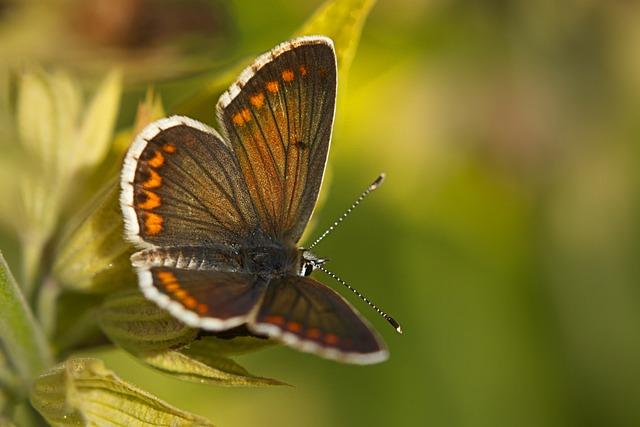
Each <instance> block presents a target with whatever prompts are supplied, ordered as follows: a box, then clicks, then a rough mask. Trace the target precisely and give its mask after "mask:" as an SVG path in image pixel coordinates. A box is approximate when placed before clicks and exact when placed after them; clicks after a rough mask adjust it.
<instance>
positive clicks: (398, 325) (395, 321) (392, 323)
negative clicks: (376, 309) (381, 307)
mask: <svg viewBox="0 0 640 427" xmlns="http://www.w3.org/2000/svg"><path fill="white" fill-rule="evenodd" d="M387 321H388V322H389V323H391V326H393V327H394V328H395V329H396V331H397V332H398V333H399V334H402V327H401V326H400V323H398V321H397V320H396V319H394V318H393V317H391V316H388V317H387Z"/></svg>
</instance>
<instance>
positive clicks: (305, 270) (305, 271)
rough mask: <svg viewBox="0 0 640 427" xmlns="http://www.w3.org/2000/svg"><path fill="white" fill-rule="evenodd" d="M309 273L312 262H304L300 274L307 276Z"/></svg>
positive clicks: (311, 268) (311, 269)
mask: <svg viewBox="0 0 640 427" xmlns="http://www.w3.org/2000/svg"><path fill="white" fill-rule="evenodd" d="M311 273H313V264H312V263H310V262H305V263H304V265H303V266H302V275H303V276H308V275H310V274H311Z"/></svg>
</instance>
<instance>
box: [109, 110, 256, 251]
mask: <svg viewBox="0 0 640 427" xmlns="http://www.w3.org/2000/svg"><path fill="white" fill-rule="evenodd" d="M121 187H122V192H121V197H120V205H121V208H122V212H123V214H124V218H125V231H126V236H127V238H128V239H129V240H130V241H131V242H133V243H136V244H137V245H138V246H142V247H154V246H171V245H175V246H180V245H183V246H186V245H191V246H207V245H208V244H211V243H213V242H215V243H223V244H225V243H226V244H231V243H236V242H241V241H245V240H246V239H247V236H252V235H255V233H254V231H255V230H256V229H257V228H258V226H259V221H258V216H257V215H256V212H255V210H254V207H253V203H252V201H251V196H250V195H249V191H248V189H247V186H246V184H245V182H244V181H243V176H242V174H241V172H240V167H239V165H238V161H237V159H236V156H235V153H234V152H233V150H232V149H231V147H230V146H229V145H228V144H226V143H225V142H224V141H223V140H222V138H221V137H220V136H219V135H218V133H217V132H216V131H215V130H213V129H211V128H209V127H207V126H206V125H204V124H202V123H200V122H197V121H195V120H192V119H189V118H186V117H180V116H173V117H169V118H166V119H162V120H158V121H156V122H153V123H151V124H150V125H148V126H147V127H146V128H145V129H144V130H143V131H142V132H141V133H140V134H139V135H138V136H137V138H136V140H135V141H134V143H133V144H132V145H131V147H130V148H129V151H128V152H127V155H126V157H125V162H124V167H123V170H122V176H121Z"/></svg>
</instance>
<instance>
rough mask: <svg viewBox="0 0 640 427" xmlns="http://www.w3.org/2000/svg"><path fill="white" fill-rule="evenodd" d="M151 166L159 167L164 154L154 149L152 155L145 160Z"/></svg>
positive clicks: (162, 162)
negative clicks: (154, 151)
mask: <svg viewBox="0 0 640 427" xmlns="http://www.w3.org/2000/svg"><path fill="white" fill-rule="evenodd" d="M147 163H148V164H149V166H151V167H152V168H159V167H160V166H162V165H163V164H164V156H163V155H162V153H161V152H160V151H156V153H155V154H154V155H153V157H152V158H151V159H150V160H149V161H148V162H147Z"/></svg>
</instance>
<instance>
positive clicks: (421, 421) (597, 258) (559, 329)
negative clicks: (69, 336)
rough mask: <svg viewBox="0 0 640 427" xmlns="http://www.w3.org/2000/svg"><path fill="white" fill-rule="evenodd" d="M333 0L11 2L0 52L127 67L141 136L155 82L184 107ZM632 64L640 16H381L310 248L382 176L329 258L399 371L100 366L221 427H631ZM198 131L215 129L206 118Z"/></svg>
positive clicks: (358, 74)
mask: <svg viewBox="0 0 640 427" xmlns="http://www.w3.org/2000/svg"><path fill="white" fill-rule="evenodd" d="M109 4H111V6H109ZM125 4H129V5H134V6H128V7H129V9H127V7H124V5H125ZM320 4H321V2H319V1H308V2H297V1H285V0H276V1H271V2H261V1H239V0H238V1H232V2H222V1H209V2H207V1H186V2H176V1H165V2H163V1H151V0H147V1H134V2H122V1H114V2H111V3H110V2H106V1H97V0H92V1H86V2H81V1H75V2H74V1H63V2H57V3H52V4H50V5H49V6H47V7H44V6H43V7H36V8H30V9H29V10H30V12H29V13H28V14H25V13H23V12H24V10H23V9H22V2H18V1H11V0H3V1H0V30H1V33H0V34H2V39H3V40H2V41H0V49H1V50H0V53H1V54H2V57H3V58H4V60H5V61H7V62H8V63H9V64H10V65H12V66H15V65H22V64H25V63H27V64H31V63H41V64H44V66H45V67H66V68H69V69H71V70H74V72H76V73H77V74H78V75H79V76H82V77H83V78H85V79H86V80H87V81H88V82H91V81H92V76H99V75H102V74H104V73H105V72H106V70H107V69H108V68H109V67H110V66H111V65H113V63H114V62H117V63H119V64H120V65H121V66H122V67H123V70H124V77H125V82H126V84H127V86H126V88H127V90H126V91H125V96H124V99H123V105H122V111H121V113H120V117H119V120H120V122H121V123H122V124H123V125H130V124H131V122H132V116H133V112H134V111H135V107H136V105H137V103H138V101H139V100H140V98H141V94H142V93H143V92H144V90H145V89H146V87H147V85H148V84H156V83H160V82H165V83H162V84H160V85H159V88H160V95H161V96H162V98H163V100H164V101H165V105H166V106H170V105H171V103H172V102H174V103H178V102H179V101H180V96H181V95H182V93H181V91H182V89H180V91H176V89H175V87H176V85H177V84H176V82H180V81H183V80H184V79H186V78H187V77H189V76H197V75H198V72H199V71H201V70H203V69H205V68H206V69H209V68H210V69H216V68H220V69H222V68H223V67H225V66H227V65H230V64H233V63H234V62H235V61H237V60H238V59H240V58H249V57H252V56H254V55H256V54H258V53H260V52H262V51H264V50H267V49H269V48H271V47H272V46H274V45H275V44H277V43H279V42H280V41H282V40H285V39H287V38H289V37H290V35H291V34H292V33H293V32H294V31H295V30H296V29H297V28H298V27H299V26H300V25H301V24H302V23H303V22H304V21H305V20H306V19H307V17H308V16H309V15H310V14H312V13H313V11H314V10H315V9H316V8H317V7H318V6H319V5H320ZM113 5H117V7H116V6H113ZM135 5H137V6H135ZM141 5H142V6H141ZM54 6H55V7H54ZM94 7H96V9H94ZM109 7H111V8H112V9H110V8H109ZM136 7H138V9H136ZM140 7H143V9H139V8H140ZM100 8H103V9H104V10H106V12H104V11H103V12H101V13H94V12H95V10H103V9H100ZM52 11H55V13H56V14H57V15H56V17H55V19H54V18H51V16H50V15H48V14H51V13H53V12H52ZM127 13H129V15H127ZM132 16H133V18H131V17H132ZM172 18H173V19H172ZM92 20H93V21H92ZM61 22H64V23H67V24H65V25H63V26H61V25H60V23H61ZM140 22H146V23H147V24H148V25H149V26H148V27H144V28H148V29H149V31H140V29H139V27H138V23H140ZM149 22H151V24H149ZM29 23H32V24H29ZM35 23H38V24H37V25H36V24H35ZM29 25H31V27H30V26H29ZM61 27H64V28H65V31H64V32H60V31H59V29H60V28H61ZM43 34H46V35H47V37H46V38H44V37H43ZM175 40H180V43H181V44H177V43H176V42H175ZM639 47H640V2H634V1H625V2H608V1H597V0H583V1H571V0H569V1H564V2H557V1H552V0H540V1H535V2H531V1H525V0H514V1H500V0H493V1H489V0H483V1H474V2H470V1H459V0H424V1H417V0H416V1H413V0H399V1H389V0H381V1H379V2H378V3H377V4H376V6H375V7H374V8H373V10H372V12H371V15H370V17H369V20H368V21H367V23H366V24H365V27H364V32H363V34H362V39H361V44H360V46H359V49H358V51H357V53H356V56H355V59H354V62H353V65H352V68H351V70H350V73H349V75H348V78H347V79H346V80H344V79H343V81H341V86H340V88H339V92H340V95H339V98H340V102H339V104H338V113H337V122H336V125H335V131H334V136H333V145H332V148H331V153H330V157H329V164H330V177H331V179H330V180H329V181H328V183H329V188H328V189H325V190H328V192H327V193H326V195H327V198H326V201H325V203H324V205H323V207H322V209H320V210H318V211H316V214H317V215H316V220H317V223H316V228H315V231H316V233H318V232H320V231H321V230H323V229H324V228H325V227H327V226H328V225H329V224H330V223H331V222H332V221H333V220H334V219H335V218H336V217H337V216H338V215H339V214H340V213H341V212H342V211H343V210H344V209H345V208H346V207H347V206H348V205H349V204H350V203H351V202H352V201H353V200H354V198H355V197H356V196H357V195H358V194H359V192H360V191H362V190H363V189H364V188H365V186H366V185H367V184H368V183H369V182H370V181H371V180H372V179H373V178H374V177H375V176H376V175H377V174H378V173H379V172H380V171H385V172H386V173H387V182H386V183H385V185H384V186H383V187H382V188H381V189H380V191H378V192H377V193H376V194H375V195H373V196H372V197H371V198H370V199H368V200H367V201H366V202H365V203H364V204H363V206H362V207H361V208H359V210H358V211H356V212H355V213H354V214H353V215H352V216H351V217H350V218H349V219H348V220H347V221H346V222H345V224H344V225H343V226H342V227H341V228H340V229H339V231H337V232H335V233H334V234H333V235H332V236H331V237H330V238H328V239H327V240H326V241H324V242H323V243H322V244H321V245H320V246H319V247H318V248H317V252H318V254H319V255H321V256H326V257H329V258H331V265H330V268H331V269H332V270H334V271H335V272H337V273H338V274H339V275H341V276H342V277H343V278H345V279H346V280H347V281H349V282H350V283H351V284H352V285H354V286H355V287H356V288H358V289H359V290H361V291H362V292H363V293H365V294H366V295H368V296H369V297H370V298H371V299H372V300H373V301H375V302H376V303H378V304H380V305H381V306H382V307H383V308H385V309H386V310H388V311H389V312H390V313H391V314H392V315H393V316H395V317H396V318H397V319H398V320H399V321H400V322H401V323H402V326H403V329H404V331H405V334H404V335H402V336H400V335H398V334H396V333H395V332H394V331H393V329H392V328H390V327H389V326H388V325H387V324H386V323H385V321H384V320H383V319H381V318H379V317H377V315H376V314H375V313H374V312H373V311H372V310H370V309H368V308H367V307H366V306H365V305H364V304H363V303H361V302H360V301H357V300H355V299H354V298H352V295H350V294H348V293H347V292H346V291H344V290H343V289H338V287H339V285H338V284H336V283H333V282H332V281H331V280H330V279H329V278H326V277H322V276H320V275H318V276H317V277H318V278H320V279H321V280H323V281H324V282H326V283H327V284H329V285H331V286H333V287H334V288H336V289H338V290H339V291H340V292H341V293H342V294H343V295H345V296H346V297H347V298H348V299H350V300H351V301H352V302H354V304H355V305H356V306H357V307H358V308H359V309H360V310H361V311H362V312H363V314H364V315H365V316H366V317H367V318H369V319H370V320H371V321H372V323H373V324H374V325H375V326H376V327H377V329H378V330H379V331H380V332H381V333H382V335H383V336H384V337H385V340H386V342H387V344H388V346H389V349H390V353H391V358H390V360H389V361H388V362H386V363H383V364H380V365H374V366H366V367H360V366H349V365H341V364H337V363H334V362H331V361H325V360H322V359H320V358H317V357H314V356H311V355H307V354H302V353H298V352H296V351H293V350H290V349H287V348H284V347H280V348H274V349H267V350H265V351H261V352H257V353H254V354H251V355H247V356H244V357H242V358H240V359H239V360H240V362H241V363H243V365H244V366H246V367H248V368H249V370H250V371H251V372H254V373H256V374H258V375H265V376H270V377H274V378H278V379H280V380H283V381H286V382H288V383H290V384H293V385H294V387H272V388H257V389H253V388H223V387H212V386H201V385H196V384H189V383H183V382H180V381H177V380H175V379H172V378H169V377H166V376H163V375H161V374H158V373H156V372H154V371H152V370H151V369H149V368H146V367H144V366H142V365H141V364H139V363H138V362H137V361H135V360H134V358H132V357H131V356H128V355H127V354H125V353H124V352H122V351H118V350H105V351H102V352H99V353H93V354H97V355H99V357H101V358H103V359H104V360H105V361H106V363H107V366H109V368H111V369H113V370H114V371H116V372H117V373H118V374H119V375H121V376H122V377H123V378H125V379H127V380H129V381H131V382H132V383H134V384H136V385H138V386H141V387H143V388H144V389H146V390H148V391H150V392H152V393H154V394H156V395H158V396H159V397H161V398H163V399H166V400H167V401H168V402H170V403H172V404H174V405H176V406H178V407H180V408H183V409H186V410H190V411H193V412H195V413H197V414H200V415H204V416H206V417H208V418H210V419H211V420H212V421H213V422H214V423H216V424H217V425H222V426H248V425H287V426H288V425H290V426H298V425H305V426H327V425H332V426H352V425H371V426H386V425H423V426H426V425H429V426H461V427H462V426H470V427H471V426H474V427H475V426H591V425H592V426H603V425H607V426H637V425H640V288H639V286H638V284H639V283H640V280H639V279H640V268H639V267H638V266H639V265H640V262H638V255H639V254H640V244H639V243H638V242H640V227H639V226H640V199H639V198H638V195H639V194H640V192H639V190H640V180H639V179H638V178H639V176H638V166H639V159H640V157H639V154H640V152H639V151H640V150H639V147H640V144H638V140H639V139H640V120H639V117H640V113H639V111H640V108H639V107H640V49H639ZM105 52H107V53H108V54H105ZM189 78H190V77H189ZM194 82H197V78H196V79H195V80H194ZM178 86H179V85H178ZM180 87H181V88H182V86H180ZM192 89H193V91H197V90H198V88H197V85H196V84H195V83H194V85H193V87H192ZM198 116H199V118H201V119H203V120H205V121H207V122H208V123H210V124H213V123H214V121H215V118H214V106H213V105H210V106H208V107H207V109H206V110H204V111H199V112H198ZM312 234H313V233H312ZM1 236H2V237H1V238H2V241H0V248H3V249H4V250H5V251H9V253H8V258H9V260H10V261H12V260H15V259H16V257H17V255H16V254H15V253H11V251H10V249H11V248H15V247H16V243H15V239H14V238H13V237H12V236H11V233H8V232H6V231H5V232H3V233H2V234H1Z"/></svg>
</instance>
